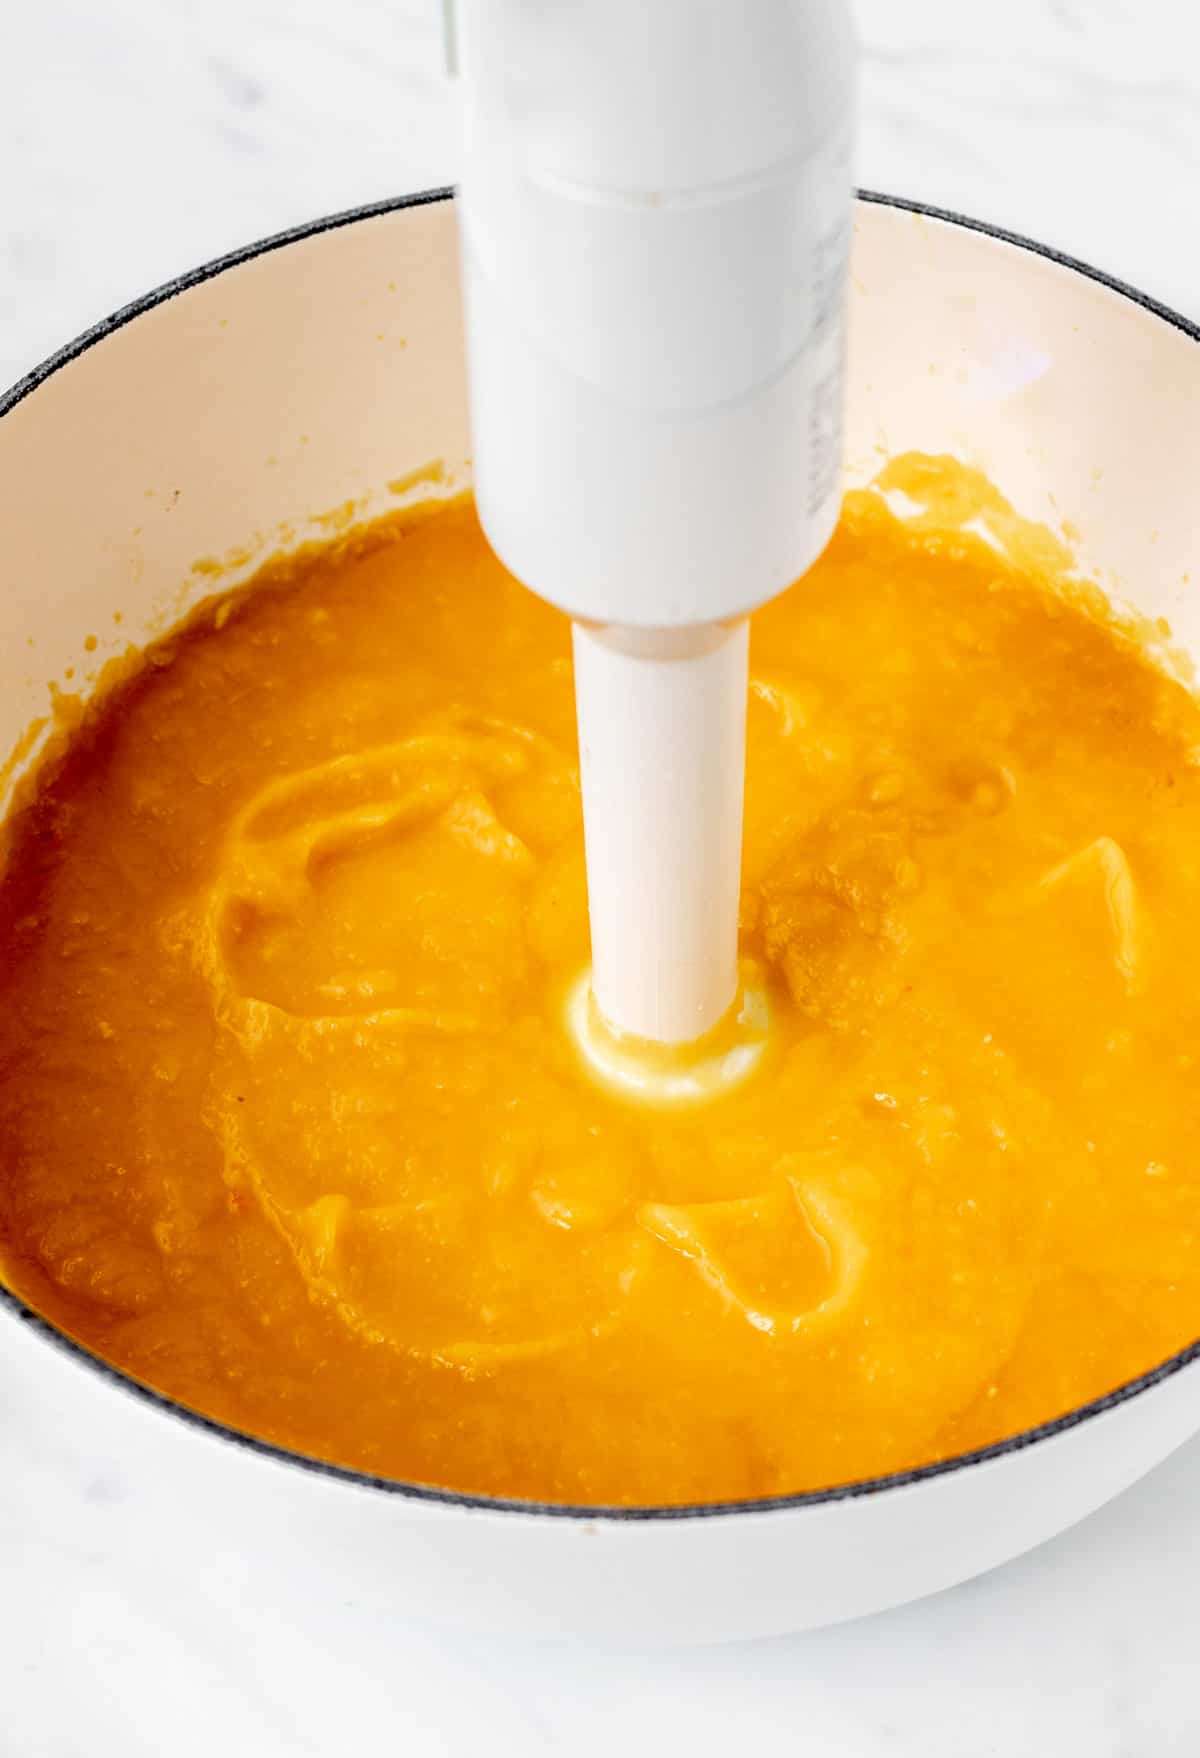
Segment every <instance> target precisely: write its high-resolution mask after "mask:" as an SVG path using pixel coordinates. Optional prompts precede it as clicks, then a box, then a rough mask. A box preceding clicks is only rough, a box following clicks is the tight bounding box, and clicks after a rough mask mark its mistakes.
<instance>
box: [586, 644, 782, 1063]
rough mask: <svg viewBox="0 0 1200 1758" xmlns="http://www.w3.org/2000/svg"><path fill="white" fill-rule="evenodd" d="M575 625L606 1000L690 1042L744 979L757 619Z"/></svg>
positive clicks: (650, 1028)
mask: <svg viewBox="0 0 1200 1758" xmlns="http://www.w3.org/2000/svg"><path fill="white" fill-rule="evenodd" d="M574 636H575V699H576V708H577V713H578V719H579V767H580V779H581V782H582V787H583V816H584V830H585V838H586V845H587V876H588V907H589V912H590V915H591V924H592V990H593V994H594V996H595V1000H596V1005H597V1006H598V1007H599V1009H600V1012H601V1014H602V1016H603V1017H604V1019H605V1020H607V1021H609V1022H610V1023H612V1024H615V1025H618V1026H619V1027H620V1029H621V1030H622V1031H625V1032H630V1033H632V1034H633V1035H634V1036H636V1037H639V1038H651V1039H656V1040H658V1041H660V1042H662V1043H667V1044H675V1043H686V1042H688V1041H690V1040H691V1039H693V1038H698V1037H700V1036H701V1035H702V1034H703V1033H704V1032H707V1031H708V1030H710V1029H711V1027H713V1026H714V1025H716V1024H717V1022H718V1021H719V1020H720V1019H721V1018H722V1017H723V1015H724V1014H725V1013H726V1012H727V1011H728V1009H729V1007H730V1005H731V1003H732V1002H733V999H734V996H735V994H736V992H737V986H738V956H737V940H738V935H737V928H738V890H739V879H740V869H741V845H742V786H743V774H744V770H745V750H746V687H747V663H748V654H749V626H748V624H747V623H746V621H745V620H744V619H743V620H741V621H739V622H737V623H735V624H734V625H733V626H732V627H729V628H726V627H722V626H720V625H718V624H710V625H708V626H705V627H701V628H687V629H670V630H658V629H611V628H610V629H591V628H587V627H585V626H584V625H582V624H580V623H576V624H575V630H574Z"/></svg>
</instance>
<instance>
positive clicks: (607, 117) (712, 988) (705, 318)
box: [447, 0, 855, 1049]
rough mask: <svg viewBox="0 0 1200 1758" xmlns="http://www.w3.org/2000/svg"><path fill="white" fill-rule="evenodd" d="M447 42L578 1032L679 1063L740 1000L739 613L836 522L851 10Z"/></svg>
mask: <svg viewBox="0 0 1200 1758" xmlns="http://www.w3.org/2000/svg"><path fill="white" fill-rule="evenodd" d="M447 40H448V49H449V54H450V60H451V66H452V69H453V71H454V72H455V73H456V75H457V85H458V93H459V105H460V132H461V151H462V174H461V186H460V190H459V216H460V238H461V248H462V275H463V292H464V303H465V321H466V342H467V361H468V374H469V386H470V399H471V422H472V445H473V462H474V476H475V495H476V501H477V506H478V511H479V517H480V520H481V522H482V525H483V529H484V532H485V533H486V535H487V537H488V540H489V541H490V543H491V545H492V547H493V548H494V550H495V551H496V553H497V554H498V555H499V557H500V559H501V560H502V561H503V562H504V563H505V564H506V566H507V567H508V568H509V570H510V571H511V572H512V573H513V574H514V575H516V577H517V578H518V579H519V580H521V581H522V582H523V583H524V584H525V585H527V586H529V587H530V588H531V589H532V590H533V591H534V592H536V593H538V594H539V595H540V596H541V597H543V598H545V599H548V600H549V601H550V602H551V603H552V604H554V605H556V606H558V607H559V608H560V609H562V610H564V611H566V612H567V613H568V615H569V616H570V617H571V618H572V620H573V623H574V658H575V688H576V700H577V712H578V725H579V749H580V780H581V786H582V794H583V813H584V832H585V847H586V859H587V884H588V907H589V915H590V920H591V938H592V970H591V994H592V998H593V1000H592V1005H593V1009H594V1011H595V1012H596V1013H598V1015H599V1018H600V1020H601V1021H602V1022H603V1025H604V1026H605V1028H607V1030H608V1031H609V1032H611V1033H612V1034H613V1036H614V1037H615V1038H616V1039H617V1040H620V1041H624V1042H631V1041H632V1042H634V1043H636V1042H638V1041H650V1042H651V1043H655V1044H661V1045H686V1044H691V1043H693V1042H695V1041H696V1040H700V1039H702V1038H703V1037H704V1035H705V1034H708V1033H710V1032H711V1031H712V1030H713V1028H714V1027H716V1026H717V1025H718V1024H719V1023H720V1022H721V1021H722V1020H723V1019H724V1018H725V1017H726V1016H728V1015H729V1013H730V1010H731V1009H732V1008H733V1007H734V1006H735V1003H736V1002H737V1001H738V997H739V967H738V894H739V879H740V866H741V830H742V792H743V775H744V765H745V719H746V699H747V685H748V669H747V668H748V626H747V616H748V613H749V612H750V611H751V610H753V609H754V608H755V606H757V605H760V604H762V603H763V602H764V601H766V600H767V599H770V598H771V597H773V596H774V595H775V594H776V593H778V592H779V591H781V590H782V589H783V588H784V587H785V586H787V585H789V584H790V583H791V582H792V581H793V580H795V579H796V578H797V577H798V576H799V575H801V574H803V573H804V572H805V571H806V570H807V569H808V568H809V567H811V565H812V563H813V562H814V561H815V560H816V558H817V556H818V555H819V554H820V552H821V550H822V549H823V548H824V546H825V544H826V542H827V541H828V539H829V536H830V534H831V532H832V530H833V527H834V524H835V522H836V518H837V513H838V508H839V504H840V484H839V479H840V465H841V408H842V374H843V353H844V347H843V343H844V290H845V280H846V259H847V250H848V244H849V236H850V225H851V200H852V183H851V148H852V140H853V111H854V84H855V80H854V62H855V56H854V44H853V32H852V27H851V22H850V15H849V8H848V5H847V4H845V3H844V0H454V3H453V4H452V5H450V6H448V8H447ZM586 1048H587V1046H586V1045H585V1049H586Z"/></svg>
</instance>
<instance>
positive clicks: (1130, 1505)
mask: <svg viewBox="0 0 1200 1758" xmlns="http://www.w3.org/2000/svg"><path fill="white" fill-rule="evenodd" d="M648 3H649V0H648ZM746 3H747V4H753V0H746ZM858 15H859V21H860V29H861V33H862V37H863V43H864V69H863V73H864V77H863V110H864V113H863V126H862V136H861V147H860V154H859V180H860V182H862V183H864V184H866V185H869V186H873V187H875V188H880V189H884V190H888V191H891V192H895V193H900V194H905V195H911V196H917V197H921V198H923V199H924V200H926V201H932V202H935V203H939V204H941V205H944V206H948V207H952V208H956V209H959V210H961V211H963V212H966V213H970V214H975V215H978V216H980V217H982V218H986V219H990V220H993V221H996V222H999V223H1001V224H1003V225H1007V226H1010V227H1012V228H1014V229H1017V230H1020V231H1024V232H1026V233H1028V234H1030V235H1032V236H1033V237H1036V238H1040V239H1043V240H1045V241H1047V242H1050V243H1053V244H1055V245H1057V246H1059V247H1060V248H1061V249H1064V250H1067V251H1069V252H1071V253H1073V254H1075V255H1078V256H1082V257H1083V258H1085V259H1086V260H1089V261H1092V262H1094V263H1095V264H1097V265H1098V266H1100V267H1102V268H1105V269H1107V270H1109V271H1110V272H1113V273H1116V274H1118V275H1120V276H1122V277H1123V278H1124V279H1126V280H1129V281H1132V282H1133V283H1134V284H1136V285H1138V286H1141V287H1143V288H1144V289H1145V290H1146V291H1148V292H1151V293H1153V294H1155V295H1157V296H1158V297H1159V298H1160V299H1163V300H1165V301H1166V302H1167V303H1169V304H1172V305H1174V306H1176V307H1177V308H1179V309H1180V310H1182V311H1184V312H1185V313H1187V314H1188V315H1190V316H1192V317H1194V318H1196V317H1200V234H1198V231H1197V226H1196V216H1197V199H1198V198H1197V189H1198V184H1200V5H1196V4H1195V0H1142V3H1140V4H1138V3H1136V0H903V3H902V0H859V5H858ZM454 168H455V166H454V147H453V139H452V129H451V122H450V115H449V106H448V99H447V93H446V90H445V87H444V84H443V81H442V77H441V69H440V34H439V24H438V9H437V6H436V5H435V0H387V3H385V0H321V3H320V4H318V3H317V0H35V3H34V4H25V3H21V4H18V0H0V384H3V383H7V382H9V381H11V380H13V379H15V378H17V377H19V376H20V374H21V373H22V372H24V371H25V370H26V369H27V368H28V367H29V366H31V365H33V364H34V363H35V362H36V361H37V360H39V359H40V358H42V357H43V356H44V355H46V354H47V353H49V352H50V351H51V350H52V349H54V348H55V347H57V346H58V345H59V344H60V343H61V342H63V341H65V340H67V339H68V338H69V337H70V336H71V335H73V334H75V333H76V332H77V331H79V330H80V329H82V328H83V327H85V326H86V325H87V324H89V323H90V322H92V321H93V320H94V319H96V318H97V317H100V316H102V315H103V314H104V313H105V312H106V311H108V310H111V309H112V308H113V307H114V306H116V305H119V304H121V303H122V302H124V301H125V300H127V299H130V298H132V297H134V296H136V295H137V294H138V293H140V292H142V291H144V290H145V289H146V288H147V287H149V286H151V285H153V284H155V283H157V282H160V281H162V280H164V279H167V278H169V277H170V276H171V275H173V274H175V273H177V272H178V271H179V270H181V269H185V268H187V267H189V266H191V265H193V264H195V263H197V262H200V261H202V260H204V259H206V258H208V257H211V256H214V255H216V254H219V253H220V252H222V251H225V250H227V249H229V248H231V247H232V246H235V245H238V244H241V243H245V242H247V241H249V240H250V239H253V238H255V237H256V236H259V235H261V234H263V233H267V232H271V231H276V230H279V229H281V228H283V227H286V226H289V225H291V224H293V223H295V222H297V221H300V220H304V219H308V218H310V217H312V216H314V215H317V214H321V213H325V212H329V211H332V210H335V209H338V208H344V207H349V206H352V205H354V204H356V203H358V202H362V201H368V200H371V199H374V198H376V197H379V196H385V195H390V194H393V193H396V192H399V191H402V190H405V189H411V188H416V187H421V186H428V185H433V184H441V183H446V182H449V181H451V180H452V179H453V175H454ZM0 501H2V485H0ZM0 589H2V586H0ZM2 1341H3V1339H2V1338H0V1347H2ZM5 1383H6V1382H5V1379H4V1373H3V1359H2V1357H0V1399H2V1398H3V1396H4V1390H5ZM9 1393H10V1396H11V1393H12V1387H11V1385H10V1387H9ZM10 1409H11V1405H10ZM123 1501H124V1491H123V1487H122V1484H121V1483H120V1482H119V1481H109V1480H107V1479H105V1480H104V1481H99V1480H97V1479H96V1478H95V1475H94V1473H90V1472H89V1469H88V1462H87V1448H86V1436H79V1435H78V1434H76V1433H74V1432H73V1431H72V1428H71V1425H70V1422H69V1419H68V1418H67V1417H66V1415H64V1421H63V1438H62V1444H61V1448H59V1449H57V1450H56V1451H55V1453H54V1455H53V1456H51V1457H37V1458H34V1457H31V1456H30V1454H29V1451H28V1450H27V1449H26V1448H24V1447H23V1445H22V1436H21V1433H20V1431H19V1426H18V1425H17V1424H16V1423H14V1422H13V1420H12V1419H11V1416H9V1417H8V1419H7V1420H6V1416H5V1410H4V1407H3V1404H2V1403H0V1758H192V1755H193V1754H195V1755H196V1758H199V1755H200V1754H209V1753H217V1754H219V1755H220V1758H310V1755H311V1758H317V1755H318V1754H319V1755H320V1758H341V1755H342V1754H358V1753H371V1754H375V1753H386V1754H390V1753H393V1752H394V1753H397V1754H399V1753H405V1754H414V1755H419V1758H424V1754H432V1755H436V1758H443V1755H444V1758H458V1755H459V1754H462V1755H463V1758H510V1755H511V1758H536V1755H537V1754H540V1753H544V1752H553V1753H559V1752H561V1753H570V1754H579V1755H582V1758H588V1755H591V1754H596V1755H597V1758H598V1755H600V1754H605V1758H608V1755H610V1754H613V1753H626V1752H632V1753H633V1754H641V1753H643V1752H647V1753H649V1752H654V1753H663V1754H668V1755H673V1754H675V1753H681V1754H682V1753H687V1754H688V1755H689V1758H692V1755H695V1758H706V1755H707V1754H716V1753H718V1752H719V1753H722V1754H728V1755H730V1758H733V1755H737V1758H741V1755H743V1754H744V1755H745V1758H784V1755H785V1754H786V1755H788V1758H792V1755H797V1758H799V1755H805V1758H807V1755H812V1758H843V1755H846V1758H850V1755H853V1758H876V1755H879V1758H983V1755H985V1754H997V1755H1003V1758H1026V1755H1028V1758H1067V1755H1071V1758H1074V1755H1075V1754H1079V1755H1080V1758H1084V1755H1086V1758H1175V1755H1176V1754H1178V1755H1180V1758H1183V1755H1184V1754H1187V1755H1188V1758H1194V1755H1195V1754H1197V1753H1198V1752H1200V1698H1198V1696H1197V1689H1196V1685H1195V1683H1194V1680H1195V1678H1196V1672H1197V1660H1198V1658H1200V1643H1198V1641H1197V1638H1198V1637H1200V1614H1198V1612H1197V1609H1196V1599H1197V1583H1198V1581H1200V1444H1197V1445H1195V1446H1192V1447H1190V1448H1187V1449H1185V1450H1184V1451H1183V1452H1182V1453H1180V1454H1177V1455H1176V1456H1175V1458H1174V1459H1173V1460H1171V1461H1170V1462H1169V1463H1168V1464H1167V1465H1166V1466H1164V1467H1163V1468H1162V1469H1161V1470H1159V1471H1158V1472H1157V1473H1155V1474H1154V1475H1153V1476H1152V1477H1150V1478H1149V1479H1147V1480H1146V1481H1145V1482H1144V1483H1143V1484H1142V1485H1141V1486H1140V1487H1138V1488H1137V1489H1135V1490H1134V1491H1132V1492H1131V1493H1129V1494H1128V1495H1126V1496H1125V1497H1124V1498H1122V1499H1121V1500H1120V1501H1119V1502H1118V1503H1116V1504H1115V1505H1113V1506H1112V1507H1111V1508H1109V1509H1107V1510H1106V1511H1104V1512H1103V1513H1101V1514H1099V1515H1097V1516H1096V1517H1094V1518H1093V1519H1092V1520H1090V1521H1088V1522H1086V1523H1085V1524H1084V1525H1083V1526H1081V1527H1079V1528H1078V1529H1077V1530H1076V1531H1075V1532H1073V1533H1071V1534H1068V1535H1067V1536H1066V1537H1065V1538H1063V1539H1061V1540H1059V1541H1058V1542H1057V1543H1055V1544H1053V1545H1050V1546H1047V1547H1046V1548H1045V1549H1043V1550H1042V1551H1040V1552H1038V1553H1037V1554H1035V1555H1034V1556H1032V1557H1029V1558H1027V1559H1025V1560H1023V1561H1021V1562H1019V1563H1016V1564H1013V1565H1012V1566H1010V1567H1009V1568H1006V1569H1003V1570H1001V1571H999V1572H997V1573H996V1574H994V1575H992V1576H989V1577H988V1578H986V1579H984V1580H982V1581H978V1582H975V1583H973V1584H971V1585H969V1586H967V1587H964V1588H960V1589H957V1590H956V1591H954V1592H952V1593H948V1594H944V1595H942V1596H940V1597H939V1598H937V1599H935V1600H932V1601H928V1602H926V1603H925V1604H923V1605H920V1606H916V1607H911V1608H909V1609H907V1610H905V1611H901V1612H896V1613H891V1614H888V1615H886V1616H882V1617H878V1618H875V1619H872V1620H869V1621H868V1622H865V1623H861V1624H858V1625H854V1626H850V1627H847V1628H843V1629H840V1630H834V1631H827V1632H822V1633H819V1634H816V1635H810V1636H805V1637H797V1638H794V1639H789V1640H780V1641H774V1642H769V1643H760V1644H755V1645H745V1646H741V1647H735V1648H726V1649H720V1650H710V1651H707V1652H703V1653H693V1654H674V1655H672V1654H666V1655H657V1656H653V1657H642V1656H636V1655H630V1654H621V1653H613V1652H597V1651H595V1650H583V1649H564V1648H561V1647H560V1648H543V1649H540V1650H532V1649H530V1648H529V1647H527V1646H523V1645H518V1644H516V1643H512V1642H504V1641H497V1640H484V1639H482V1638H472V1639H461V1638H454V1639H450V1638H447V1637H445V1636H442V1635H439V1634H437V1633H436V1632H432V1631H430V1630H427V1629H424V1628H422V1627H420V1626H415V1625H414V1626H395V1625H384V1624H382V1623H380V1622H379V1621H378V1620H376V1619H373V1618H370V1617H368V1616H366V1615H365V1614H363V1613H362V1612H360V1611H359V1610H358V1609H356V1608H355V1607H354V1606H353V1605H331V1604H327V1605H308V1606H304V1605H296V1604H292V1605H290V1606H288V1607H286V1608H285V1609H284V1611H283V1613H282V1614H281V1612H280V1609H279V1607H278V1605H277V1603H276V1600H275V1599H274V1598H273V1596H272V1591H271V1589H272V1583H271V1582H269V1581H265V1580H255V1579H254V1578H253V1577H252V1576H250V1577H248V1576H247V1572H246V1570H245V1568H244V1567H238V1566H237V1565H238V1563H239V1561H240V1560H239V1559H236V1558H233V1557H231V1558H230V1578H231V1579H233V1578H235V1577H236V1578H237V1580H238V1589H237V1591H236V1592H230V1594H229V1595H228V1597H227V1598H224V1599H221V1600H215V1601H210V1600H204V1599H189V1597H188V1595H187V1592H186V1579H185V1582H184V1587H183V1590H182V1591H181V1589H180V1582H179V1573H178V1568H177V1567H175V1568H172V1569H171V1571H170V1577H171V1578H170V1582H168V1579H167V1574H166V1572H164V1575H163V1576H162V1577H161V1578H160V1577H158V1576H154V1575H150V1576H146V1575H144V1574H136V1573H134V1572H133V1571H128V1572H126V1571H122V1569H121V1568H120V1567H119V1566H114V1565H113V1563H112V1561H111V1558H106V1560H105V1561H104V1563H103V1564H101V1563H100V1562H99V1554H100V1553H101V1551H103V1550H106V1549H109V1548H110V1547H108V1546H106V1545H105V1544H104V1542H103V1540H104V1537H105V1534H106V1533H107V1532H109V1531H111V1526H110V1525H109V1524H108V1523H109V1522H112V1521H114V1520H115V1519H118V1518H121V1519H124V1518H128V1517H129V1515H130V1510H129V1509H128V1507H126V1506H124V1505H123ZM179 1541H180V1556H181V1557H185V1556H186V1555H187V1553H188V1551H189V1549H190V1548H191V1547H193V1546H195V1545H196V1544H197V1543H199V1542H205V1540H204V1538H203V1537H202V1535H199V1534H197V1533H194V1532H188V1531H186V1530H183V1529H182V1528H181V1530H180V1534H179ZM178 1561H179V1559H178V1558H177V1559H175V1562H176V1564H178Z"/></svg>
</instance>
